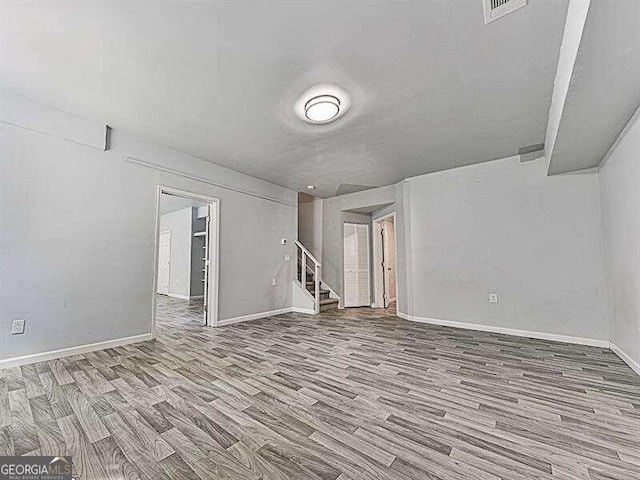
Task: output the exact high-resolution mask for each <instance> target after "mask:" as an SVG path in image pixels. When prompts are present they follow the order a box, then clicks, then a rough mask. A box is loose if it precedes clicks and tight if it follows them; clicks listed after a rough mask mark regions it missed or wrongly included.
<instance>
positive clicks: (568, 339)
mask: <svg viewBox="0 0 640 480" xmlns="http://www.w3.org/2000/svg"><path fill="white" fill-rule="evenodd" d="M397 315H398V317H400V318H404V319H405V320H410V321H412V322H419V323H429V324H432V325H442V326H444V327H455V328H464V329H466V330H477V331H480V332H491V333H502V334H504V335H514V336H516V337H527V338H537V339H540V340H551V341H553V342H565V343H576V344H579V345H589V346H591V347H602V348H609V340H598V339H596V338H583V337H573V336H570V335H558V334H555V333H544V332H532V331H528V330H518V329H515V328H504V327H494V326H491V325H477V324H475V323H464V322H455V321H453V320H440V319H438V318H427V317H417V316H415V315H407V314H406V313H402V312H398V313H397Z"/></svg>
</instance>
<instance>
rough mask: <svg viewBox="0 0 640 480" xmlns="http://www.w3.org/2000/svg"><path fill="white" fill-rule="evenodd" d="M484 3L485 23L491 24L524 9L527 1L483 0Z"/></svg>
mask: <svg viewBox="0 0 640 480" xmlns="http://www.w3.org/2000/svg"><path fill="white" fill-rule="evenodd" d="M482 3H483V6H484V23H489V22H493V21H494V20H497V19H499V18H500V17H504V16H505V15H507V14H509V13H512V12H515V11H516V10H518V9H520V8H522V7H524V6H525V5H526V4H527V0H482Z"/></svg>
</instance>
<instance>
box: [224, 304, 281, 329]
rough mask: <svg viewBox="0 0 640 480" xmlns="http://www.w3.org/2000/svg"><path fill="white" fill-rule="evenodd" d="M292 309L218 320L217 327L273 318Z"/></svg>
mask: <svg viewBox="0 0 640 480" xmlns="http://www.w3.org/2000/svg"><path fill="white" fill-rule="evenodd" d="M292 311H293V309H292V308H291V307H287V308H281V309H279V310H271V311H268V312H260V313H252V314H250V315H243V316H241V317H234V318H227V319H226V320H219V321H218V326H219V327H224V326H226V325H233V324H234V323H241V322H248V321H249V320H257V319H259V318H266V317H273V316H274V315H280V314H282V313H291V312H292Z"/></svg>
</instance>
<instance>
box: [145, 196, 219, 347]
mask: <svg viewBox="0 0 640 480" xmlns="http://www.w3.org/2000/svg"><path fill="white" fill-rule="evenodd" d="M219 205H220V202H219V200H218V199H217V198H214V197H209V196H206V195H201V194H196V193H193V192H188V191H183V190H178V189H174V188H170V187H164V186H160V187H158V195H157V211H156V219H157V222H156V242H155V256H154V265H155V268H154V288H153V313H152V320H151V322H152V325H151V331H152V335H154V336H155V331H156V327H158V326H161V327H170V326H172V327H175V326H180V325H182V324H184V325H186V324H190V325H194V324H195V325H208V326H216V325H217V321H218V265H219V262H218V251H219V249H218V245H219Z"/></svg>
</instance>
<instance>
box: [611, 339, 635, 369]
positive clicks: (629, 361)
mask: <svg viewBox="0 0 640 480" xmlns="http://www.w3.org/2000/svg"><path fill="white" fill-rule="evenodd" d="M611 350H613V353H615V354H616V355H618V356H619V357H620V358H621V359H622V361H623V362H624V363H626V364H627V365H629V366H630V367H631V370H633V371H634V372H636V373H637V374H638V375H640V363H638V362H636V361H635V360H634V359H633V358H631V357H630V356H629V355H627V354H626V353H624V352H623V351H622V350H620V348H619V347H618V346H617V345H616V344H615V343H613V342H611Z"/></svg>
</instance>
